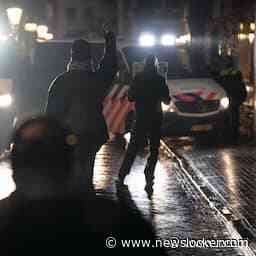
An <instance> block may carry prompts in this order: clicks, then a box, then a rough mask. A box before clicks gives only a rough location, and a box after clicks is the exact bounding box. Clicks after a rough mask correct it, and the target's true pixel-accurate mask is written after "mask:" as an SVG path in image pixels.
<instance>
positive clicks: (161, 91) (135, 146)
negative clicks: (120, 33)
mask: <svg viewBox="0 0 256 256" xmlns="http://www.w3.org/2000/svg"><path fill="white" fill-rule="evenodd" d="M128 98H129V100H130V101H134V102H135V108H136V122H135V127H134V129H133V131H132V134H131V141H130V143H129V145H128V149H127V152H126V155H125V158H124V161H123V163H122V166H121V168H120V171H119V184H123V182H124V179H125V177H126V175H127V174H129V172H130V169H131V166H132V164H133V162H134V160H135V157H136V154H137V152H138V151H139V149H140V148H141V147H143V146H144V145H145V141H146V140H149V146H150V156H149V157H148V160H147V165H146V167H145V170H144V173H145V177H146V187H145V189H146V190H151V189H152V186H153V180H154V170H155V166H156V163H157V160H158V149H159V146H160V137H161V124H162V108H161V102H162V101H164V102H165V103H166V104H169V102H170V96H169V89H168V87H167V85H166V82H165V79H164V78H163V77H162V76H160V75H159V74H158V72H157V58H156V57H155V56H153V55H150V56H148V57H147V58H146V60H145V68H144V71H143V72H142V73H140V74H138V75H136V76H135V78H134V81H133V84H132V85H131V88H130V90H129V95H128Z"/></svg>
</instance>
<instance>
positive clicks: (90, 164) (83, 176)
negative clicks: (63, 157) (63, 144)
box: [75, 139, 100, 190]
mask: <svg viewBox="0 0 256 256" xmlns="http://www.w3.org/2000/svg"><path fill="white" fill-rule="evenodd" d="M99 148H100V147H96V146H95V143H93V142H92V141H90V140H89V139H87V140H85V139H83V140H81V141H80V144H79V145H78V146H77V148H76V151H75V173H76V177H75V178H76V180H75V182H76V183H77V184H78V186H79V187H80V188H81V189H82V190H88V189H89V190H90V189H92V188H93V169H94V162H95V157H96V154H97V151H98V149H99Z"/></svg>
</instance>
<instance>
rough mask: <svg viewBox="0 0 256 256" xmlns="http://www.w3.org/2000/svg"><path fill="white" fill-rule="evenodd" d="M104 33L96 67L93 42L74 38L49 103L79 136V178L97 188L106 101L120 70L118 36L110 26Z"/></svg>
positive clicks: (49, 112) (48, 110)
mask: <svg viewBox="0 0 256 256" xmlns="http://www.w3.org/2000/svg"><path fill="white" fill-rule="evenodd" d="M104 35H105V41H106V42H105V53H104V56H103V58H102V60H101V62H100V64H99V67H98V69H96V70H95V69H94V67H93V62H92V55H91V46H90V43H89V42H87V41H86V40H83V39H79V40H76V41H74V43H73V45H72V48H71V60H70V62H69V64H68V66H67V71H66V72H65V73H63V74H61V75H59V76H58V77H57V78H56V79H55V80H54V81H53V82H52V84H51V86H50V89H49V95H48V102H47V106H46V114H47V115H49V116H52V117H55V118H57V119H58V120H59V121H61V122H63V123H65V124H66V125H69V127H70V128H71V129H72V130H73V131H74V133H75V134H76V135H77V137H78V143H79V144H78V146H77V149H76V164H75V169H76V170H77V180H78V182H79V183H81V185H86V186H83V187H87V188H88V187H91V188H93V182H92V181H93V168H94V161H95V157H96V153H97V152H98V151H99V149H100V148H101V146H102V145H103V144H104V143H106V141H107V139H108V131H107V125H106V122H105V119H104V116H103V113H102V109H103V106H102V102H103V99H104V97H105V94H106V92H107V90H108V89H109V87H110V86H111V85H112V82H113V80H114V77H115V75H116V72H117V54H116V40H115V35H114V33H113V32H111V31H107V30H106V29H105V30H104Z"/></svg>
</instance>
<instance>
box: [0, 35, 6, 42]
mask: <svg viewBox="0 0 256 256" xmlns="http://www.w3.org/2000/svg"><path fill="white" fill-rule="evenodd" d="M7 40H8V36H7V35H1V34H0V41H1V42H6V41H7Z"/></svg>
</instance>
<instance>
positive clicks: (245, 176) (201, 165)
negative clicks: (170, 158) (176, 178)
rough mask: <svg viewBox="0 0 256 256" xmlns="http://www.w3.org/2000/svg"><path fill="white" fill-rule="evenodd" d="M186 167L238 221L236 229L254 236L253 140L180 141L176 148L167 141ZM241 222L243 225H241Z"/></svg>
mask: <svg viewBox="0 0 256 256" xmlns="http://www.w3.org/2000/svg"><path fill="white" fill-rule="evenodd" d="M168 143H169V146H170V147H171V148H173V149H174V151H175V152H176V153H177V154H178V156H179V157H180V158H181V159H184V160H185V161H186V163H187V165H188V166H189V170H190V174H191V176H193V178H194V180H195V181H196V182H197V184H199V185H201V186H204V187H207V188H208V189H209V190H210V191H211V192H213V194H214V197H215V199H216V200H220V201H221V202H222V203H223V204H224V205H225V207H226V208H227V209H229V210H230V212H231V213H232V215H233V216H234V218H235V219H237V220H239V222H242V223H239V225H238V229H240V231H239V232H241V233H242V235H243V236H248V237H250V239H251V241H252V242H251V243H252V247H253V249H254V250H255V238H256V218H255V216H256V213H255V212H256V186H255V181H256V172H255V167H256V146H255V143H254V142H251V143H247V144H240V145H236V146H215V147H212V146H211V147H210V146H208V147H207V146H206V145H201V146H200V144H193V143H191V142H190V143H187V144H185V143H183V145H181V144H180V145H179V147H177V146H174V144H173V143H172V141H170V140H169V141H167V144H168ZM240 224H242V225H240Z"/></svg>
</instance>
